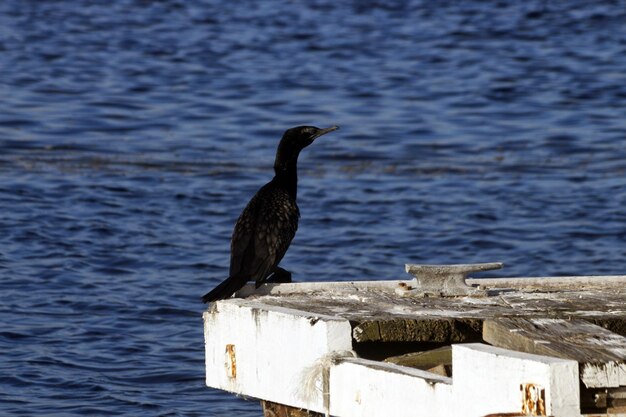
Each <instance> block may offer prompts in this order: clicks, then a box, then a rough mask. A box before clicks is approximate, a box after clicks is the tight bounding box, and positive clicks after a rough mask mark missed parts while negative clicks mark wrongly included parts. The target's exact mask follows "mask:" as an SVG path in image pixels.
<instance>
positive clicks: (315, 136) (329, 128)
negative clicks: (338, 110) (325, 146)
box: [312, 126, 339, 140]
mask: <svg viewBox="0 0 626 417" xmlns="http://www.w3.org/2000/svg"><path fill="white" fill-rule="evenodd" d="M337 129H339V126H331V127H327V128H326V129H320V130H318V131H317V133H316V134H315V135H313V137H312V139H313V140H315V139H317V138H319V137H320V136H322V135H325V134H327V133H330V132H332V131H333V130H337Z"/></svg>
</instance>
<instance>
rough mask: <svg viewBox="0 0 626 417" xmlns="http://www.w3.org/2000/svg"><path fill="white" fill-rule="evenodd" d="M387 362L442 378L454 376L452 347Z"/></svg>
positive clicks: (406, 355)
mask: <svg viewBox="0 0 626 417" xmlns="http://www.w3.org/2000/svg"><path fill="white" fill-rule="evenodd" d="M385 362H388V363H395V364H396V365H402V366H408V367H411V368H417V369H422V370H424V371H428V372H433V373H436V374H438V375H442V376H448V377H449V376H452V373H451V369H452V346H443V347H440V348H438V349H433V350H428V351H425V352H413V353H407V354H405V355H399V356H392V357H389V358H387V359H385Z"/></svg>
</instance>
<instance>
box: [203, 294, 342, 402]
mask: <svg viewBox="0 0 626 417" xmlns="http://www.w3.org/2000/svg"><path fill="white" fill-rule="evenodd" d="M204 337H205V357H206V358H205V359H206V384H207V386H209V387H213V388H218V389H222V390H226V391H230V392H233V393H236V394H241V395H245V396H251V397H256V398H262V399H266V400H269V401H273V402H277V403H280V404H286V405H290V406H294V407H299V408H308V409H311V410H317V411H320V410H321V409H322V402H321V400H320V401H313V402H308V401H306V400H305V399H303V398H302V397H301V395H299V393H298V392H297V391H298V388H299V387H300V386H301V381H302V376H303V375H302V371H303V369H304V368H306V367H308V366H311V365H312V364H313V363H314V362H315V360H317V359H318V358H320V357H321V356H323V355H325V354H327V353H328V352H331V351H335V350H346V349H351V347H352V344H351V327H350V323H349V322H348V321H347V320H343V319H336V318H333V317H324V316H319V315H313V314H307V313H303V312H300V311H296V310H289V309H285V308H280V307H271V306H267V305H263V304H260V303H257V302H254V301H247V300H240V299H238V300H235V299H233V300H229V301H228V302H218V303H215V304H214V305H213V306H212V308H211V310H210V311H207V312H205V313H204ZM232 352H234V354H233V353H232ZM233 357H234V361H233V360H232V359H233ZM233 362H234V366H233ZM233 368H234V369H235V371H234V372H233Z"/></svg>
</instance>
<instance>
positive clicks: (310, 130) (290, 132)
mask: <svg viewBox="0 0 626 417" xmlns="http://www.w3.org/2000/svg"><path fill="white" fill-rule="evenodd" d="M337 129H339V126H331V127H327V128H325V129H320V128H319V127H315V126H298V127H292V128H291V129H287V130H286V131H285V133H284V134H283V138H282V139H281V140H280V143H279V144H278V151H277V152H276V162H275V163H274V168H275V169H276V170H279V169H281V168H283V169H284V168H285V167H286V166H290V165H292V164H294V165H295V163H296V161H297V160H298V155H299V154H300V151H301V150H302V149H304V148H306V147H307V146H309V145H310V144H312V143H313V141H314V140H315V139H317V138H319V137H320V136H322V135H325V134H326V133H329V132H332V131H333V130H337Z"/></svg>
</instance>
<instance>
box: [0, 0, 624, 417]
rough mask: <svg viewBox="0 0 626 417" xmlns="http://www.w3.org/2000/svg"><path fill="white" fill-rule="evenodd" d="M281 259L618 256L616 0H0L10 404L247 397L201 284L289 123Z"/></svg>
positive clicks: (323, 276)
mask: <svg viewBox="0 0 626 417" xmlns="http://www.w3.org/2000/svg"><path fill="white" fill-rule="evenodd" d="M300 124H314V125H317V126H328V125H331V124H338V125H340V126H341V130H339V131H338V132H334V133H333V134H331V135H328V136H325V137H323V138H322V139H320V140H319V141H318V142H316V143H315V144H314V146H311V147H310V148H307V149H306V150H305V151H304V153H303V154H302V156H301V158H300V192H299V204H300V208H301V212H302V219H301V223H300V228H299V231H298V234H297V236H296V239H295V240H294V242H293V244H292V247H291V249H290V251H289V252H288V254H287V256H286V257H285V259H284V261H283V266H285V267H286V268H287V269H290V270H291V271H292V272H293V273H294V279H296V280H354V279H392V278H394V279H397V278H402V277H404V276H405V275H404V273H403V264H404V263H406V262H415V263H420V262H421V263H465V262H488V261H503V262H504V263H505V264H506V268H505V270H504V271H501V272H499V273H498V274H496V275H500V276H502V275H507V276H524V275H526V276H529V275H530V276H537V275H567V274H624V273H625V272H626V271H625V267H624V259H625V256H626V209H624V207H625V206H626V176H625V174H626V2H624V1H594V2H589V1H582V0H581V1H568V2H543V1H527V2H503V1H500V2H498V1H492V2H482V1H471V0H470V1H468V0H464V1H438V2H430V1H399V0H395V1H391V0H389V1H361V0H359V1H345V2H336V1H330V0H315V1H309V2H298V1H266V2H256V1H240V2H212V1H194V2H185V1H182V0H180V1H176V0H167V1H160V2H147V1H139V0H116V1H110V2H98V1H93V0H91V1H88V0H81V1H69V0H56V1H46V2H42V1H26V0H3V1H2V2H0V149H1V150H2V152H0V206H1V210H0V231H1V233H0V320H1V321H0V323H1V328H0V415H3V416H9V415H10V416H31V415H45V416H78V415H103V416H104V415H106V416H110V415H133V416H144V415H145V416H241V417H243V416H246V417H247V416H257V417H258V416H259V415H260V407H259V405H258V403H257V402H255V401H244V400H242V399H238V398H235V397H234V396H231V395H229V394H226V393H222V392H219V391H215V390H211V389H208V388H206V387H204V381H203V336H202V321H201V313H202V311H203V309H204V306H203V305H202V304H201V303H200V301H199V298H200V296H201V295H202V294H204V293H205V292H206V291H207V290H209V289H210V288H212V287H213V286H214V285H215V284H216V283H218V282H219V281H220V280H221V279H222V278H224V277H225V274H226V272H227V266H228V257H229V252H228V250H229V238H230V233H231V230H232V225H233V224H234V222H235V220H236V218H237V216H238V215H239V212H240V211H241V209H242V208H243V206H244V205H245V203H246V202H247V201H248V199H249V198H250V196H251V195H252V194H253V193H254V192H255V191H256V189H257V188H258V187H259V186H261V185H262V184H264V183H265V182H266V181H268V180H269V179H270V178H271V176H272V172H271V169H272V163H273V158H274V151H275V148H276V144H277V142H278V139H279V137H280V136H281V134H282V132H283V131H284V130H285V129H286V128H288V127H291V126H295V125H300Z"/></svg>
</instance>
